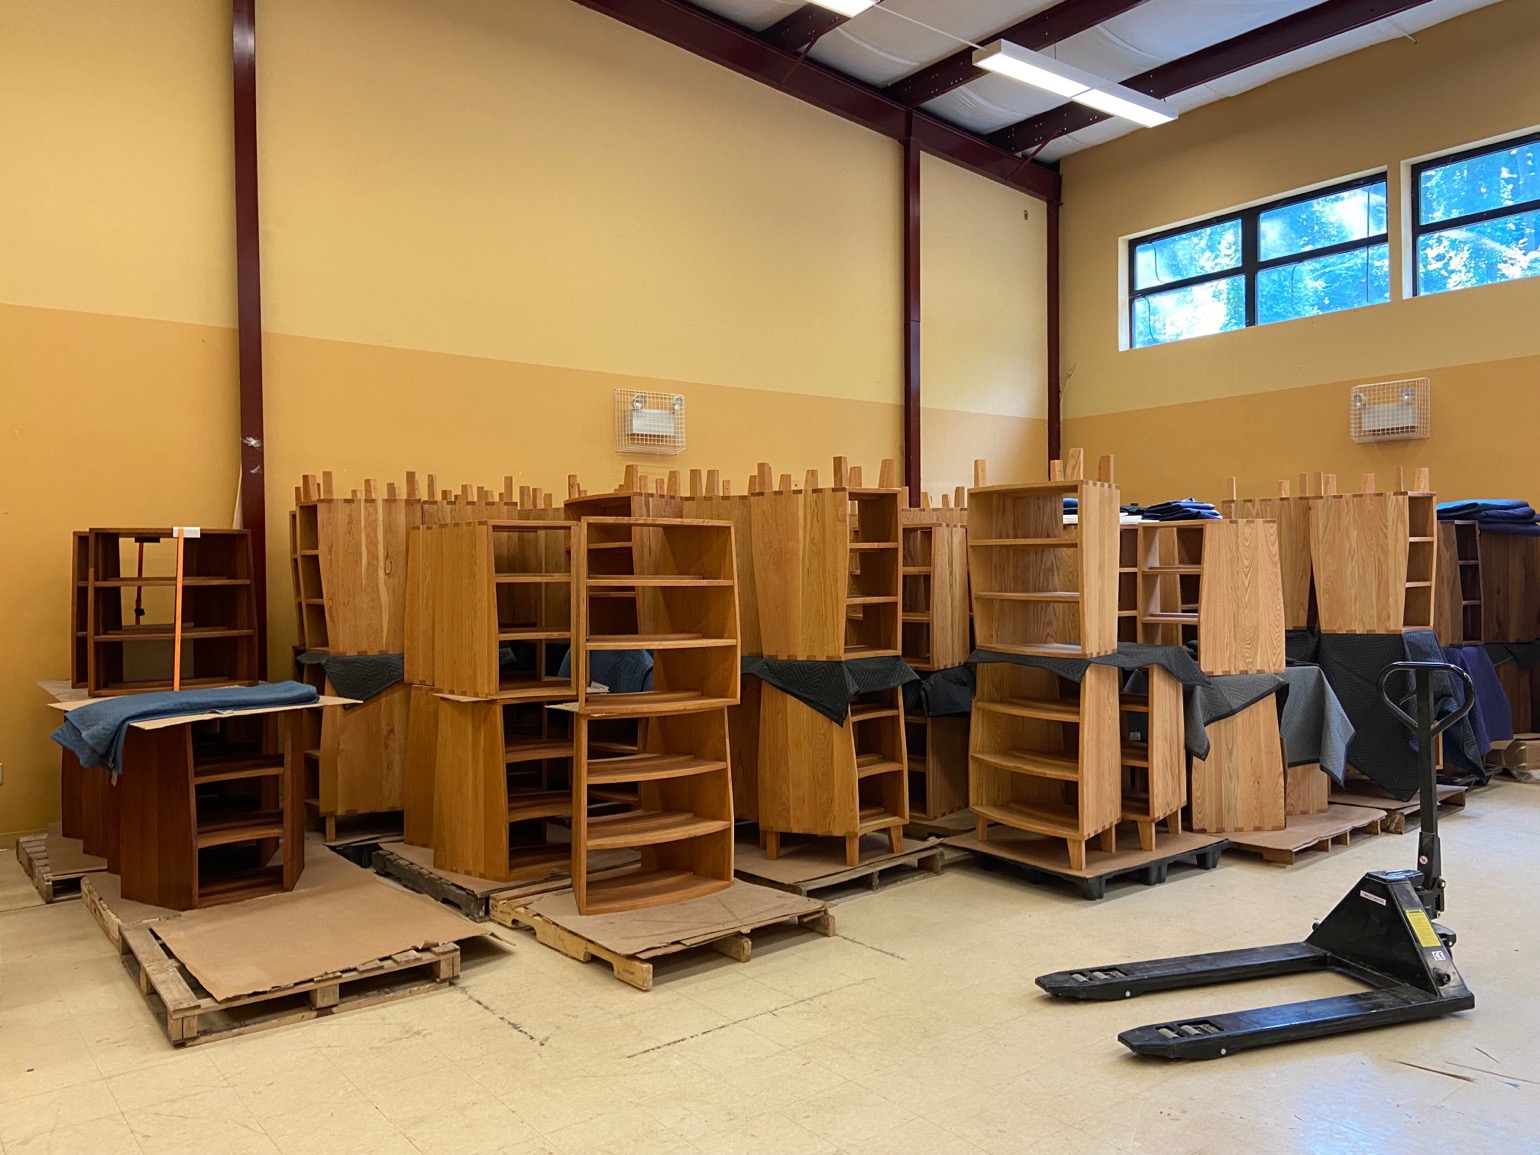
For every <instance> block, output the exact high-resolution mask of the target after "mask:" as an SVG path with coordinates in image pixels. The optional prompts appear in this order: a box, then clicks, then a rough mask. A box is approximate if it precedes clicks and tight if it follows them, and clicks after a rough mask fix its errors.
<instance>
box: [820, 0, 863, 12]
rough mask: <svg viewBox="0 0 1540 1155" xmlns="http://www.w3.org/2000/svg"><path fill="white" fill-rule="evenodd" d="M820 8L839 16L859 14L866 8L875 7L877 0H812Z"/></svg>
mask: <svg viewBox="0 0 1540 1155" xmlns="http://www.w3.org/2000/svg"><path fill="white" fill-rule="evenodd" d="M813 3H814V4H817V5H818V7H820V8H827V9H828V10H829V11H830V12H838V13H839V14H840V15H841V16H859V15H861V13H863V12H865V11H866V10H867V9H868V8H875V7H876V6H877V0H813Z"/></svg>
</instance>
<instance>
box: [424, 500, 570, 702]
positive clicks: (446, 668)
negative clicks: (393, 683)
mask: <svg viewBox="0 0 1540 1155" xmlns="http://www.w3.org/2000/svg"><path fill="white" fill-rule="evenodd" d="M412 533H413V536H414V537H415V538H416V539H417V544H418V547H419V548H417V549H415V550H413V564H414V566H416V567H417V568H419V569H421V570H422V571H423V578H422V580H423V582H424V583H425V588H426V589H428V590H430V591H431V594H430V602H431V611H432V612H431V621H432V623H433V624H432V629H431V631H421V630H418V629H415V628H414V630H413V631H411V639H412V641H413V649H414V658H413V660H412V661H411V663H410V664H411V665H412V666H413V672H414V673H416V674H418V675H419V676H420V675H421V673H422V672H424V671H425V670H426V669H431V670H432V685H433V686H435V687H436V688H437V689H439V690H440V691H442V692H445V693H452V694H458V695H461V696H464V697H470V698H488V699H490V698H500V699H518V700H533V701H541V700H547V701H558V700H561V699H564V698H571V697H573V696H574V694H575V693H576V690H575V687H574V682H573V678H574V675H573V674H572V673H571V672H569V673H568V674H566V675H563V674H561V673H560V666H561V659H562V656H563V654H564V653H565V652H566V650H567V647H568V646H570V645H571V642H572V626H573V621H574V604H575V596H576V595H575V589H574V584H573V574H572V561H571V551H572V536H573V525H572V523H571V522H566V521H484V522H470V523H461V524H445V525H432V526H421V527H418V528H417V529H414V530H413V531H412ZM422 618H423V620H427V619H428V615H427V614H423V615H422ZM414 620H415V618H414ZM426 648H431V651H432V652H431V656H430V655H427V654H424V653H422V652H421V651H422V650H423V649H426Z"/></svg>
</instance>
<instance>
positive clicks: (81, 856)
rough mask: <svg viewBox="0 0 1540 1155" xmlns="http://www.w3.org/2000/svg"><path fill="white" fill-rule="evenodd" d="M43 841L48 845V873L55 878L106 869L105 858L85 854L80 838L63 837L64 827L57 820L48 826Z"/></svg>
mask: <svg viewBox="0 0 1540 1155" xmlns="http://www.w3.org/2000/svg"><path fill="white" fill-rule="evenodd" d="M44 843H45V845H46V846H47V847H48V873H49V874H51V875H53V877H55V878H66V877H69V876H70V875H75V874H90V873H91V872H92V871H95V870H106V869H107V860H106V859H105V858H98V857H97V856H96V855H94V854H87V853H86V852H85V851H84V850H82V849H81V842H80V839H78V838H65V837H64V828H63V826H62V825H61V824H60V823H58V822H55V823H54V824H53V825H52V826H50V827H49V828H48V835H47V837H46V838H45V839H44Z"/></svg>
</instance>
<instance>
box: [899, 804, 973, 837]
mask: <svg viewBox="0 0 1540 1155" xmlns="http://www.w3.org/2000/svg"><path fill="white" fill-rule="evenodd" d="M972 829H973V811H971V810H969V809H968V808H967V807H964V808H963V809H961V810H955V811H953V812H952V813H951V814H943V815H942V816H941V817H940V818H914V817H911V818H910V819H909V824H908V825H907V826H905V827H904V833H905V834H906V835H907V836H908V837H910V838H920V839H924V838H943V839H944V838H952V837H954V836H955V835H958V834H967V833H968V831H970V830H972Z"/></svg>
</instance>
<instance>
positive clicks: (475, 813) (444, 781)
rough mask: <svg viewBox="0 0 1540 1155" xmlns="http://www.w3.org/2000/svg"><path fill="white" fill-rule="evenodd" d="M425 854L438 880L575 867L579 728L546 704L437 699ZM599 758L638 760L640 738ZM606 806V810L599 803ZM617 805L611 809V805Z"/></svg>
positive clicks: (534, 875) (615, 742)
mask: <svg viewBox="0 0 1540 1155" xmlns="http://www.w3.org/2000/svg"><path fill="white" fill-rule="evenodd" d="M434 714H435V717H434V739H435V746H436V751H435V767H436V768H435V772H434V776H433V784H432V785H433V792H434V798H433V809H432V819H431V821H430V823H429V828H430V836H429V841H428V843H427V844H428V845H431V846H432V847H433V864H434V866H435V867H437V868H438V869H441V870H447V871H452V872H455V873H458V874H469V875H474V876H476V877H477V878H493V879H502V880H505V881H522V880H526V879H527V880H534V879H539V878H542V877H545V876H546V875H548V874H549V873H550V872H551V871H552V869H553V868H554V867H563V868H566V867H568V866H569V863H570V862H571V861H572V858H573V852H572V845H571V840H570V838H569V837H568V836H566V833H565V832H566V830H567V829H568V828H569V826H570V825H571V823H572V819H573V807H574V805H575V798H576V796H577V795H576V792H575V791H574V789H573V767H574V764H575V762H576V759H577V728H578V720H577V719H576V717H575V716H574V715H573V714H571V713H569V712H566V711H560V710H549V709H547V708H546V706H545V704H544V703H541V702H530V701H508V700H498V699H492V700H488V699H475V700H469V699H465V698H459V697H455V696H454V695H438V696H437V701H436V703H435V710H434ZM614 728H615V724H610V729H611V733H608V734H605V735H604V741H602V742H595V744H594V746H593V749H594V750H595V751H605V752H608V753H611V754H615V755H624V754H626V753H634V752H635V749H636V746H635V735H634V728H632V732H631V733H630V734H629V735H627V734H625V733H624V732H622V733H618V734H617V733H614V732H613V731H614ZM600 801H602V800H600ZM611 801H613V800H611Z"/></svg>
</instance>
